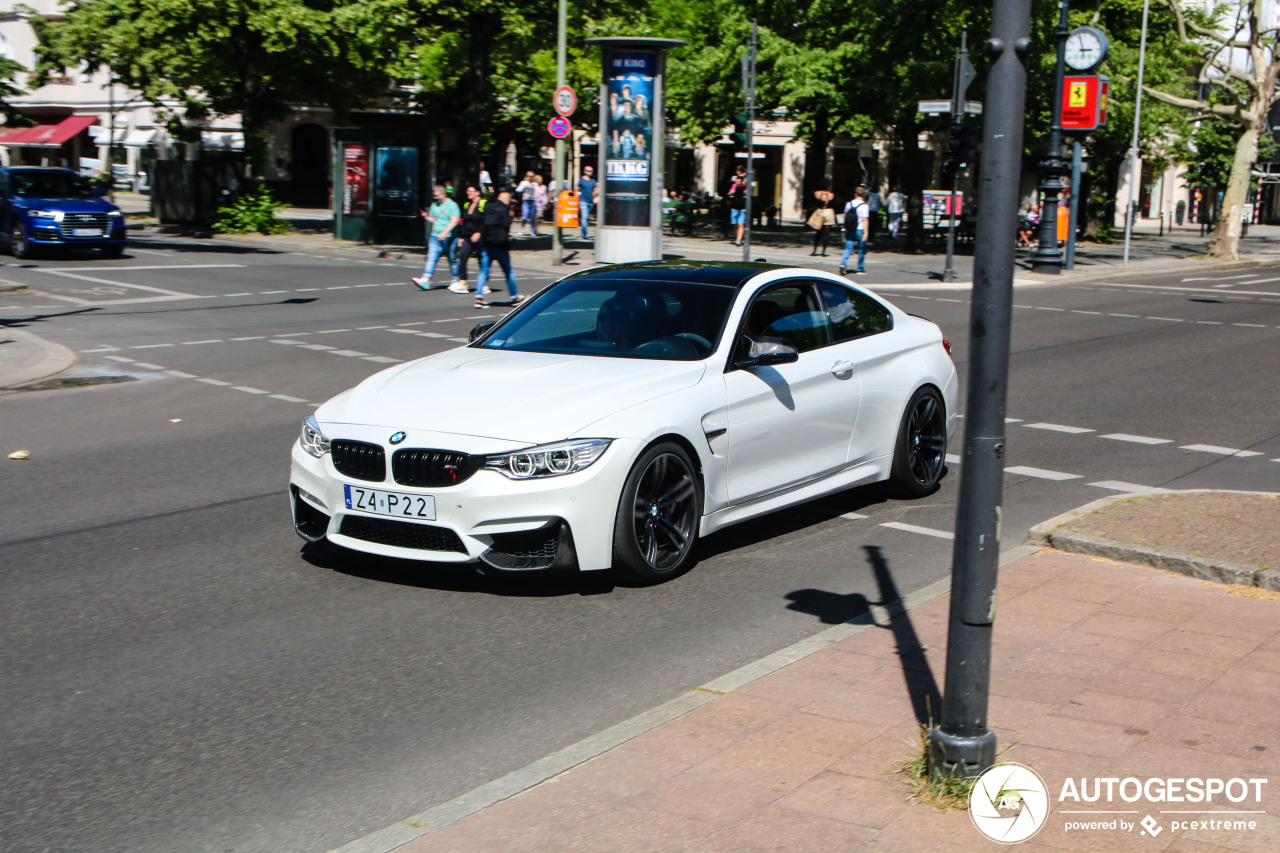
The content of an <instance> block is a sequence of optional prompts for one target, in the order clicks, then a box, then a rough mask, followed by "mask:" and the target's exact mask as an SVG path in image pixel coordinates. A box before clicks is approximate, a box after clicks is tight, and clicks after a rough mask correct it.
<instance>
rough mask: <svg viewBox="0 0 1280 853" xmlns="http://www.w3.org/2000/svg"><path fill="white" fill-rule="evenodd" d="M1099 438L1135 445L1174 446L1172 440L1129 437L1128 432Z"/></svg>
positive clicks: (1137, 436)
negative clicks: (1129, 442)
mask: <svg viewBox="0 0 1280 853" xmlns="http://www.w3.org/2000/svg"><path fill="white" fill-rule="evenodd" d="M1098 438H1109V439H1112V440H1113V441H1131V442H1133V443H1134V444H1173V439H1172V438H1152V437H1151V436H1149V435H1129V433H1127V432H1113V433H1109V434H1108V435H1100V436H1098Z"/></svg>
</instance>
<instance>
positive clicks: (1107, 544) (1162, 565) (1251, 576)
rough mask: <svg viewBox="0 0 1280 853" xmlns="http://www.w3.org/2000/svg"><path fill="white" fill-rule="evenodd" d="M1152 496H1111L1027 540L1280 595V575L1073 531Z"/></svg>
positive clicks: (1053, 522) (1053, 521)
mask: <svg viewBox="0 0 1280 853" xmlns="http://www.w3.org/2000/svg"><path fill="white" fill-rule="evenodd" d="M1163 493H1164V494H1223V493H1226V494H1250V495H1257V494H1273V493H1272V492H1233V491H1232V490H1228V489H1184V490H1179V491H1168V490H1164V491H1163ZM1148 494H1150V493H1149V492H1136V493H1132V494H1124V495H1111V496H1110V497H1105V498H1100V499H1098V500H1096V501H1093V502H1091V503H1087V504H1085V505H1084V506H1082V507H1080V508H1078V509H1075V510H1072V511H1071V512H1068V513H1064V514H1062V515H1059V516H1056V517H1054V518H1051V519H1049V520H1048V521H1045V522H1042V523H1040V524H1037V525H1036V526H1035V527H1032V528H1031V530H1030V531H1029V532H1028V538H1029V539H1030V540H1031V541H1034V542H1040V543H1043V544H1045V545H1048V546H1050V547H1052V548H1056V549H1057V550H1059V551H1067V552H1070V553H1073V554H1085V555H1087V556H1093V557H1106V558H1107V559H1110V560H1116V561H1118V562H1122V563H1135V564H1137V565H1140V566H1152V567H1153V568H1157V569H1164V570H1165V571H1170V572H1177V573H1179V574H1183V575H1188V576H1189V577H1193V578H1199V579H1200V580H1206V581H1213V582H1215V583H1227V584H1238V585H1240V586H1256V587H1259V588H1261V589H1265V590H1270V591H1271V592H1280V572H1278V571H1275V570H1273V569H1263V568H1260V567H1258V566H1250V565H1246V564H1244V563H1237V562H1234V561H1232V560H1224V559H1220V558H1218V559H1210V558H1205V557H1197V556H1194V555H1192V554H1182V553H1178V552H1176V551H1157V550H1156V549H1154V548H1148V547H1146V546H1144V545H1134V544H1132V543H1128V542H1116V541H1115V540H1113V539H1106V538H1104V537H1102V536H1094V535H1093V534H1090V533H1083V532H1080V531H1078V530H1071V529H1070V525H1071V524H1072V523H1073V522H1075V521H1077V520H1079V519H1081V518H1084V517H1086V516H1089V515H1092V514H1093V513H1095V512H1098V511H1100V510H1103V509H1106V508H1107V507H1109V506H1112V505H1113V504H1116V503H1119V502H1120V501H1130V500H1133V499H1134V498H1139V497H1144V496H1146V495H1148Z"/></svg>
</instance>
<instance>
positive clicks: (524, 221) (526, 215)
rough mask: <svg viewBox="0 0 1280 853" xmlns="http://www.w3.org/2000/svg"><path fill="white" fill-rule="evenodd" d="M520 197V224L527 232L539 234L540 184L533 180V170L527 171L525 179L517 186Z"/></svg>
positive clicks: (531, 234) (532, 234)
mask: <svg viewBox="0 0 1280 853" xmlns="http://www.w3.org/2000/svg"><path fill="white" fill-rule="evenodd" d="M516 196H517V197H518V198H519V199H520V225H521V227H523V228H524V232H525V234H527V235H528V236H530V237H537V236H538V185H537V184H535V183H534V182H533V172H525V173H524V180H523V181H521V182H520V183H519V184H518V185H517V186H516Z"/></svg>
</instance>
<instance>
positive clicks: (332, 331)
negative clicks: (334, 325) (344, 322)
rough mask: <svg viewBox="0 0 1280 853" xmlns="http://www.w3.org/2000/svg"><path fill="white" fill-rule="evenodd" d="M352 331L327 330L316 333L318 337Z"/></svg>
mask: <svg viewBox="0 0 1280 853" xmlns="http://www.w3.org/2000/svg"><path fill="white" fill-rule="evenodd" d="M349 331H351V330H350V329H325V330H324V331H322V332H316V334H317V335H336V334H337V333H338V332H349Z"/></svg>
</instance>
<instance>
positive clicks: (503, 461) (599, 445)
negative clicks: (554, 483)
mask: <svg viewBox="0 0 1280 853" xmlns="http://www.w3.org/2000/svg"><path fill="white" fill-rule="evenodd" d="M611 441H612V439H608V438H581V439H576V440H573V441H559V442H556V443H555V444H542V445H539V446H538V447H530V448H529V449H527V450H517V451H514V452H512V453H503V454H502V455H500V456H490V457H487V458H486V459H485V461H484V467H485V468H486V469H488V470H491V471H499V472H501V473H502V474H504V475H506V476H507V477H510V478H511V479H513V480H530V479H533V478H536V477H559V476H560V475H562V474H572V473H574V472H576V471H581V470H582V469H583V468H587V467H589V466H590V465H591V464H592V463H594V462H595V461H596V460H597V459H599V458H600V456H601V454H603V453H604V452H605V450H607V449H608V447H609V444H610V442H611Z"/></svg>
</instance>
